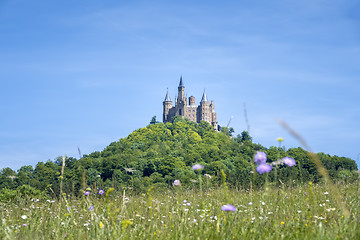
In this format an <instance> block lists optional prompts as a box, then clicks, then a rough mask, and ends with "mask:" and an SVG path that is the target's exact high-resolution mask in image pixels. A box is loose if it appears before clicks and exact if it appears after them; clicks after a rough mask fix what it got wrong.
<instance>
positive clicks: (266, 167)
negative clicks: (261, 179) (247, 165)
mask: <svg viewBox="0 0 360 240" xmlns="http://www.w3.org/2000/svg"><path fill="white" fill-rule="evenodd" d="M271 169H272V166H271V165H269V164H266V163H262V164H260V165H259V166H257V167H256V171H257V172H258V173H260V174H263V173H266V172H267V173H268V172H271Z"/></svg>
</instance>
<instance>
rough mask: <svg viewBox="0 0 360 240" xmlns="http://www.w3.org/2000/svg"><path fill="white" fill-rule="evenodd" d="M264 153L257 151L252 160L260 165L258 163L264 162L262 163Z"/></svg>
mask: <svg viewBox="0 0 360 240" xmlns="http://www.w3.org/2000/svg"><path fill="white" fill-rule="evenodd" d="M266 159H267V158H266V153H264V152H257V153H256V154H255V159H254V161H255V163H256V164H257V165H260V164H264V163H266Z"/></svg>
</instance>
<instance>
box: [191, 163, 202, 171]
mask: <svg viewBox="0 0 360 240" xmlns="http://www.w3.org/2000/svg"><path fill="white" fill-rule="evenodd" d="M192 169H193V170H195V171H198V170H202V169H204V166H203V165H200V164H195V165H194V166H192Z"/></svg>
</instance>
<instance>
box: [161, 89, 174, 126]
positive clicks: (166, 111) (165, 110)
mask: <svg viewBox="0 0 360 240" xmlns="http://www.w3.org/2000/svg"><path fill="white" fill-rule="evenodd" d="M163 107H164V108H163V122H167V121H169V120H170V119H169V111H170V109H171V108H172V101H171V99H170V95H169V90H167V92H166V96H165V100H164V102H163Z"/></svg>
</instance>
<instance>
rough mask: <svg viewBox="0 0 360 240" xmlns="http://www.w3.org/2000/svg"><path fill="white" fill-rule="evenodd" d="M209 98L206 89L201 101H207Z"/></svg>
mask: <svg viewBox="0 0 360 240" xmlns="http://www.w3.org/2000/svg"><path fill="white" fill-rule="evenodd" d="M207 101H208V100H207V97H206V92H205V90H204V94H203V96H202V98H201V102H207Z"/></svg>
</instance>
